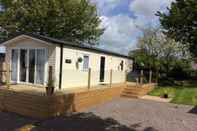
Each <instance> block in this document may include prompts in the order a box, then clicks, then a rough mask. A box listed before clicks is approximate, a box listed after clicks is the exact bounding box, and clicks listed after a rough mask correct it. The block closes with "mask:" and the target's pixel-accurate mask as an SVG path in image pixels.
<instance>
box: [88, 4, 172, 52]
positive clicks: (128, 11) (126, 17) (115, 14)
mask: <svg viewBox="0 0 197 131" xmlns="http://www.w3.org/2000/svg"><path fill="white" fill-rule="evenodd" d="M91 1H92V2H93V3H95V4H96V5H97V8H98V13H99V15H100V17H101V19H102V23H101V26H102V27H104V28H105V32H104V34H103V35H102V36H101V39H100V45H99V47H101V48H104V49H106V50H111V51H114V52H118V53H122V54H127V53H128V52H129V50H132V49H135V48H136V43H137V39H138V37H139V36H140V35H141V34H142V33H141V32H140V29H139V28H144V27H146V26H150V25H153V26H157V25H159V24H160V23H159V19H158V17H157V16H155V13H156V12H157V11H162V12H165V11H166V8H167V7H169V6H170V4H171V2H172V1H174V0H91Z"/></svg>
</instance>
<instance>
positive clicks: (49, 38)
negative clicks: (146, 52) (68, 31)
mask: <svg viewBox="0 0 197 131" xmlns="http://www.w3.org/2000/svg"><path fill="white" fill-rule="evenodd" d="M20 35H26V36H29V37H33V38H36V39H39V40H42V41H46V42H50V43H55V44H59V45H61V44H63V45H65V46H69V47H74V48H79V49H86V50H90V51H94V52H99V53H104V54H109V55H113V56H118V57H124V58H128V59H133V58H132V57H130V56H127V55H123V54H119V53H116V52H112V51H108V50H104V49H100V48H97V47H91V46H87V45H79V44H73V43H72V42H69V41H62V40H58V39H55V38H52V37H47V36H43V35H38V34H32V33H18V34H15V35H14V36H12V37H10V38H8V39H7V40H5V41H2V42H1V44H3V43H4V42H6V41H9V40H11V39H14V38H15V37H18V36H20Z"/></svg>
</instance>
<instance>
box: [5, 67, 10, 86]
mask: <svg viewBox="0 0 197 131" xmlns="http://www.w3.org/2000/svg"><path fill="white" fill-rule="evenodd" d="M6 86H7V88H9V87H10V66H9V64H7V66H6Z"/></svg>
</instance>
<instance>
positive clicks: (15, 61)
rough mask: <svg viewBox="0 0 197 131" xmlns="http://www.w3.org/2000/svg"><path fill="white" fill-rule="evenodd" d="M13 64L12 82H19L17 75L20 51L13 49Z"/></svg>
mask: <svg viewBox="0 0 197 131" xmlns="http://www.w3.org/2000/svg"><path fill="white" fill-rule="evenodd" d="M11 60H12V63H11V70H12V73H11V80H12V81H15V82H16V81H17V73H18V50H17V49H13V50H12V58H11Z"/></svg>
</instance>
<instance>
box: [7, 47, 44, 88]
mask: <svg viewBox="0 0 197 131" xmlns="http://www.w3.org/2000/svg"><path fill="white" fill-rule="evenodd" d="M14 49H18V62H17V64H18V70H17V81H12V79H11V75H10V80H11V83H18V84H28V85H38V86H43V85H44V86H46V85H47V81H48V80H47V77H48V57H47V56H48V49H47V48H45V47H37V48H34V47H25V48H21V47H12V48H10V64H12V50H14ZM21 49H25V50H27V64H29V50H31V49H35V51H36V53H35V55H36V56H37V49H44V50H45V55H46V56H45V59H46V63H45V67H44V84H36V66H35V72H34V73H35V74H34V83H29V81H28V77H29V76H28V73H29V72H28V71H27V75H26V82H21V81H20V52H21ZM36 56H35V61H37V57H36ZM35 64H36V63H35ZM11 67H12V65H11V66H10V70H11Z"/></svg>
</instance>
